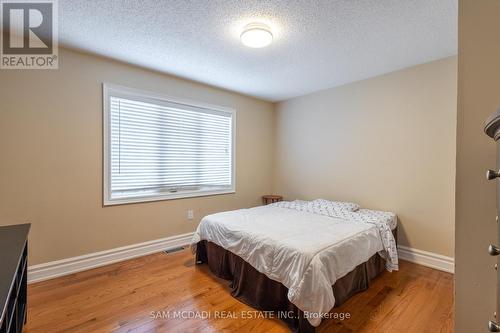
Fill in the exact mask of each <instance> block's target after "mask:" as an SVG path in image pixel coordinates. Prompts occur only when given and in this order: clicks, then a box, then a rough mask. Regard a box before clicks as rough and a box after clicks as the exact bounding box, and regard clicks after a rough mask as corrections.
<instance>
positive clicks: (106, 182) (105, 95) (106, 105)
mask: <svg viewBox="0 0 500 333" xmlns="http://www.w3.org/2000/svg"><path fill="white" fill-rule="evenodd" d="M111 97H121V98H129V99H133V100H139V101H142V102H148V103H154V101H157V102H160V103H162V102H163V103H164V102H167V103H176V104H183V105H186V106H189V107H195V108H202V109H206V110H209V111H214V112H217V113H227V114H230V115H231V122H232V123H231V146H232V149H231V187H230V188H229V189H220V190H195V191H181V192H176V193H159V194H154V195H151V194H148V195H140V196H133V197H125V198H112V197H111V149H110V148H111V147H110V144H111V108H110V98H111ZM102 99H103V131H102V133H103V206H113V205H121V204H130V203H141V202H152V201H163V200H174V199H182V198H195V197H205V196H213V195H222V194H233V193H236V110H235V109H232V108H228V107H223V106H218V105H212V104H208V103H204V102H198V101H193V100H188V99H184V98H178V97H172V96H167V95H164V94H161V93H155V92H149V91H144V90H139V89H135V88H128V87H124V86H120V85H116V84H112V83H107V82H104V83H103V84H102Z"/></svg>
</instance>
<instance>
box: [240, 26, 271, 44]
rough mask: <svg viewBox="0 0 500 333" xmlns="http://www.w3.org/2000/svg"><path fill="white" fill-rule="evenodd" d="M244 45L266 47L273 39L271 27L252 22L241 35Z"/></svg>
mask: <svg viewBox="0 0 500 333" xmlns="http://www.w3.org/2000/svg"><path fill="white" fill-rule="evenodd" d="M240 39H241V42H242V43H243V45H245V46H248V47H253V48H261V47H266V46H268V45H269V44H271V42H272V41H273V34H272V33H271V29H269V27H268V26H267V25H265V24H262V23H250V24H248V25H246V26H245V28H244V29H243V32H242V33H241V35H240Z"/></svg>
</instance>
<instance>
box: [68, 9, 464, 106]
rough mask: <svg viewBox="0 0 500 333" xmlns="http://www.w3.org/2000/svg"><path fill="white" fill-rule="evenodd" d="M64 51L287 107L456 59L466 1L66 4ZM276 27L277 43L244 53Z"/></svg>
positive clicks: (274, 32)
mask: <svg viewBox="0 0 500 333" xmlns="http://www.w3.org/2000/svg"><path fill="white" fill-rule="evenodd" d="M59 4H60V6H59V8H60V21H59V24H60V29H59V30H60V42H61V43H62V44H63V45H66V46H68V47H72V48H77V49H81V50H84V51H88V52H91V53H96V54H99V55H103V56H107V57H111V58H115V59H118V60H122V61H126V62H129V63H132V64H136V65H140V66H144V67H147V68H151V69H155V70H159V71H162V72H166V73H170V74H174V75H177V76H180V77H185V78H188V79H192V80H195V81H200V82H204V83H207V84H210V85H214V86H218V87H222V88H226V89H229V90H233V91H237V92H240V93H243V94H247V95H252V96H255V97H259V98H262V99H266V100H270V101H279V100H284V99H288V98H291V97H295V96H299V95H304V94H307V93H310V92H313V91H317V90H321V89H326V88H330V87H334V86H338V85H341V84H345V83H348V82H352V81H357V80H360V79H365V78H368V77H372V76H376V75H379V74H383V73H387V72H390V71H394V70H397V69H400V68H404V67H408V66H412V65H416V64H419V63H424V62H428V61H431V60H435V59H439V58H443V57H446V56H450V55H454V54H456V53H457V16H458V14H457V0H330V1H327V0H324V1H319V0H317V1H312V0H311V1H305V0H304V1H285V0H278V1H271V0H268V1H263V0H262V1H261V0H259V1H242V0H240V1H233V0H227V1H221V0H219V1H216V0H198V1H196V0H192V1H187V0H176V1H173V0H171V1H169V0H163V1H162V0H146V1H132V0H121V1H119V0H105V1H103V0H85V1H81V0H73V1H70V0H59ZM253 21H258V22H264V23H267V24H268V25H269V26H270V27H271V29H272V31H273V34H274V42H273V44H271V46H269V47H267V48H264V49H251V48H247V47H244V46H242V45H241V44H240V41H239V34H240V32H241V29H242V27H243V26H244V25H246V24H247V23H249V22H253Z"/></svg>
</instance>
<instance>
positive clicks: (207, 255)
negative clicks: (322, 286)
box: [196, 240, 385, 333]
mask: <svg viewBox="0 0 500 333" xmlns="http://www.w3.org/2000/svg"><path fill="white" fill-rule="evenodd" d="M196 263H197V264H201V263H207V264H208V266H209V268H210V270H211V271H212V273H214V274H215V275H216V276H218V277H220V278H223V279H225V280H229V281H231V284H230V288H231V289H232V291H231V295H232V296H233V297H235V298H237V299H238V300H240V301H242V302H243V303H245V304H247V305H250V306H251V307H253V308H255V309H257V310H261V311H274V312H276V313H277V315H276V317H277V318H280V319H281V320H282V321H284V322H285V323H286V324H287V325H288V327H290V329H291V330H292V331H293V332H298V333H309V332H315V328H314V327H313V326H312V325H311V324H310V323H309V322H308V320H307V319H306V318H305V317H304V313H303V312H302V311H300V310H299V309H298V308H297V307H296V306H295V305H294V304H292V303H291V302H290V301H289V300H288V297H287V295H288V288H286V287H285V286H284V285H283V284H281V283H279V282H277V281H274V280H271V279H269V278H268V277H267V276H266V275H264V274H262V273H260V272H259V271H257V270H256V269H255V268H254V267H253V266H252V265H250V264H249V263H247V262H246V261H245V260H243V259H242V258H241V257H239V256H237V255H235V254H234V253H232V252H230V251H228V250H225V249H224V248H222V247H220V246H218V245H217V244H214V243H211V242H207V241H204V240H203V241H200V242H199V243H198V244H197V248H196ZM384 270H385V261H384V259H382V258H381V257H380V256H379V255H378V254H375V255H373V256H372V257H371V258H370V259H368V261H366V262H364V263H362V264H361V265H359V266H357V267H356V268H355V269H354V270H352V271H351V272H350V273H348V274H347V275H346V276H344V277H342V278H341V279H339V280H337V282H335V284H334V285H333V286H332V292H333V294H334V296H335V307H337V306H339V305H341V304H342V303H344V302H345V301H347V300H348V299H349V298H350V297H351V296H353V295H354V294H356V293H359V292H361V291H364V290H366V289H368V287H369V286H370V282H371V281H372V280H373V279H374V278H376V277H377V276H378V275H379V274H380V273H381V272H383V271H384ZM284 313H285V314H287V315H286V316H284V315H283V314H284ZM290 314H293V315H290Z"/></svg>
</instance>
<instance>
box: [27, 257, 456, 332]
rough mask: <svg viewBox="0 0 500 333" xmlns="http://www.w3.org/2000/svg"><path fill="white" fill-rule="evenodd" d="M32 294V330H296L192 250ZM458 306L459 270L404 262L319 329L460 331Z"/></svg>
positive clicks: (39, 287)
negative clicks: (251, 301)
mask: <svg viewBox="0 0 500 333" xmlns="http://www.w3.org/2000/svg"><path fill="white" fill-rule="evenodd" d="M28 295H29V296H28V304H29V308H28V323H27V327H26V330H25V333H56V332H66V333H77V332H78V333H80V332H81V333H90V332H117V333H118V332H120V333H121V332H134V333H139V332H140V333H145V332H183V333H184V332H254V333H259V332H271V333H278V332H289V330H288V329H287V327H286V326H285V325H284V324H283V323H281V322H280V321H279V320H278V319H268V318H258V317H261V316H258V315H257V314H258V313H257V312H256V311H255V310H254V309H252V308H250V307H248V306H247V305H245V304H243V303H241V302H239V301H237V300H236V299H234V298H233V297H231V295H230V294H229V288H228V282H227V281H225V280H221V279H218V278H215V277H214V276H213V275H212V274H211V273H210V272H209V270H208V268H207V266H206V265H198V266H195V265H194V260H193V256H192V255H191V253H190V251H189V250H184V251H182V252H178V253H173V254H168V255H166V254H164V253H157V254H154V255H150V256H146V257H142V258H138V259H133V260H129V261H125V262H121V263H117V264H113V265H109V266H105V267H101V268H96V269H93V270H89V271H85V272H81V273H76V274H72V275H69V276H65V277H61V278H57V279H54V280H49V281H44V282H40V283H36V284H32V285H30V286H29V290H28ZM182 311H185V312H182ZM196 311H199V312H198V313H196ZM452 311H453V275H451V274H448V273H444V272H440V271H437V270H433V269H430V268H426V267H423V266H419V265H416V264H412V263H409V262H404V261H403V262H401V263H400V270H399V271H398V272H395V273H388V272H385V273H383V274H382V275H381V276H380V277H378V278H377V279H376V280H375V281H374V282H373V284H372V286H371V287H370V289H369V290H367V291H365V292H363V293H360V294H358V295H356V296H354V297H353V298H351V299H350V300H349V301H348V302H346V303H345V304H344V305H342V306H341V307H339V308H335V309H334V310H333V311H332V312H333V313H337V314H339V315H340V314H341V313H349V314H350V318H349V319H344V320H340V319H328V320H324V321H323V322H322V324H321V326H319V328H318V329H317V332H338V333H347V332H384V333H391V332H394V333H396V332H397V333H399V332H418V333H422V332H432V333H436V332H443V333H444V332H453V312H452ZM176 314H183V315H184V316H188V317H196V318H187V319H186V318H174V316H175V315H176ZM196 314H198V316H196ZM168 316H170V318H168ZM216 316H217V318H215V317H216ZM199 317H209V318H199ZM236 317H239V318H236ZM242 317H245V318H242ZM256 317H257V318H256Z"/></svg>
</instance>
